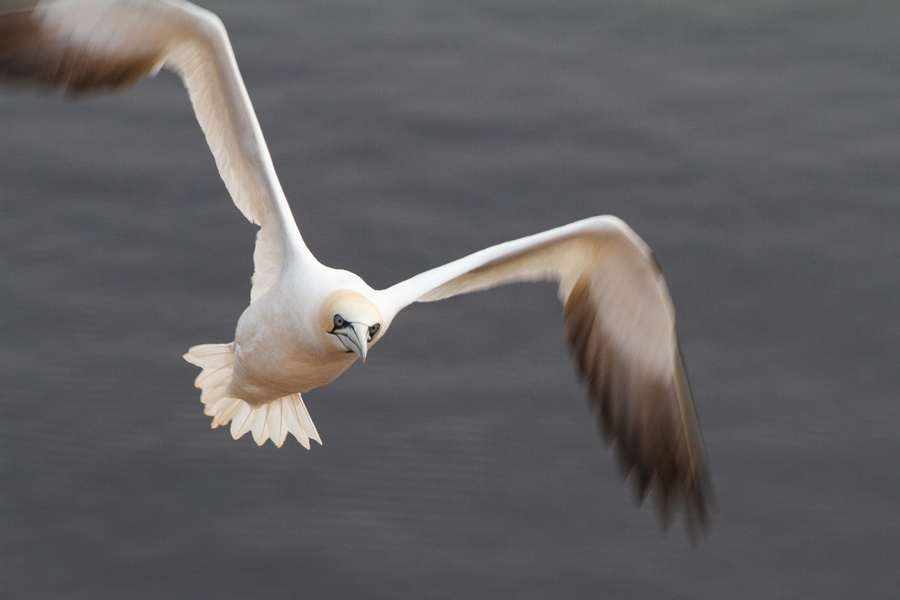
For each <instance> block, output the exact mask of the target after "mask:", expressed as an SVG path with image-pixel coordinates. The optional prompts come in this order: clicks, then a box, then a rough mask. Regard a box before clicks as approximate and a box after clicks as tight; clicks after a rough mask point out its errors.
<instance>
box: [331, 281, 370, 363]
mask: <svg viewBox="0 0 900 600" xmlns="http://www.w3.org/2000/svg"><path fill="white" fill-rule="evenodd" d="M319 324H320V326H321V328H322V329H321V330H322V331H324V332H325V334H327V335H326V337H332V336H333V337H332V339H334V340H336V341H337V342H338V343H339V344H340V346H339V347H343V348H344V349H345V350H346V351H347V352H355V353H356V355H357V356H359V358H360V359H361V360H362V361H363V362H366V353H367V352H368V349H369V344H372V343H374V341H375V339H376V338H377V337H378V336H379V335H380V334H381V330H382V326H383V324H384V319H382V317H381V311H379V310H378V308H377V307H376V306H375V305H374V304H372V302H371V301H370V300H369V299H368V298H366V297H365V296H363V295H362V294H360V293H359V292H354V291H353V290H346V289H344V290H338V291H336V292H332V293H331V294H329V295H328V296H327V297H326V298H325V300H324V302H322V309H321V310H320V311H319ZM339 347H338V348H339Z"/></svg>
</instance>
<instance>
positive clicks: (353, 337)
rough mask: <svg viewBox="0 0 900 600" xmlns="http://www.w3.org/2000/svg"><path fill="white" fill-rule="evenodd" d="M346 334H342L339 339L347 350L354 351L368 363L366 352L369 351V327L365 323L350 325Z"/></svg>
mask: <svg viewBox="0 0 900 600" xmlns="http://www.w3.org/2000/svg"><path fill="white" fill-rule="evenodd" d="M346 331H347V332H346V333H343V332H341V333H340V334H339V335H338V339H339V340H341V343H342V344H344V347H345V348H347V350H352V351H353V352H355V353H356V355H357V356H358V357H359V358H360V360H362V361H363V362H366V352H367V351H368V350H369V342H368V339H369V327H368V326H367V325H366V324H365V323H350V327H348V328H347V330H346Z"/></svg>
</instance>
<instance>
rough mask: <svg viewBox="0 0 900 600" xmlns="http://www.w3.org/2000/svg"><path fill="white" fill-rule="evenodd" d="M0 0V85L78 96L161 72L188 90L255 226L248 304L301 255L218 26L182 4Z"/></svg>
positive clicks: (167, 0)
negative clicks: (10, 82) (16, 83)
mask: <svg viewBox="0 0 900 600" xmlns="http://www.w3.org/2000/svg"><path fill="white" fill-rule="evenodd" d="M22 4H23V2H22V1H21V0H6V1H5V2H4V1H3V0H0V76H2V77H4V78H8V79H14V80H20V81H31V82H35V83H38V84H40V85H43V86H45V87H46V88H48V89H62V90H65V91H66V92H68V93H72V94H79V93H85V92H91V91H111V90H115V89H119V88H123V87H126V86H128V85H131V84H132V83H134V82H135V81H137V80H139V79H141V78H142V77H144V76H146V75H153V74H155V73H156V72H157V71H158V70H159V69H160V68H161V67H166V68H168V69H171V70H172V71H174V72H176V73H178V75H179V76H180V77H181V78H182V80H183V81H184V84H185V87H186V88H187V90H188V95H189V96H190V99H191V103H192V105H193V107H194V112H195V114H196V116H197V120H198V121H199V123H200V126H201V128H202V129H203V132H204V134H205V135H206V140H207V143H208V144H209V147H210V150H211V151H212V154H213V156H214V157H215V160H216V165H217V166H218V169H219V174H220V175H221V176H222V179H223V181H224V182H225V185H226V187H227V188H228V191H229V193H230V194H231V197H232V199H233V200H234V203H235V205H237V207H238V208H239V209H240V210H241V212H242V213H243V214H244V216H245V217H247V219H249V220H250V221H251V222H253V223H256V224H258V225H260V227H261V229H260V232H259V234H258V236H257V246H256V251H255V252H254V255H253V256H254V264H255V275H254V278H253V289H252V291H251V301H255V300H256V299H258V298H259V297H260V296H262V294H264V293H265V291H266V290H267V289H268V288H269V287H270V286H271V285H272V284H273V283H274V281H275V280H276V279H277V278H278V275H279V274H280V273H281V271H282V268H283V264H284V261H285V256H286V254H287V253H290V252H293V251H294V250H300V251H301V252H307V253H308V250H307V249H306V246H305V245H304V244H303V241H302V238H301V237H300V233H299V231H298V230H297V226H296V223H295V222H294V218H293V216H292V214H291V210H290V207H289V206H288V203H287V200H286V199H285V197H284V192H283V191H282V189H281V185H280V183H279V182H278V177H277V175H276V174H275V169H274V166H273V165H272V159H271V157H270V155H269V151H268V149H267V147H266V143H265V140H264V139H263V135H262V131H261V129H260V127H259V123H258V121H257V119H256V114H255V113H254V111H253V106H252V105H251V103H250V98H249V96H248V94H247V90H246V87H245V86H244V82H243V79H242V78H241V74H240V71H239V70H238V66H237V62H236V60H235V58H234V52H233V51H232V48H231V43H230V42H229V40H228V34H227V33H226V31H225V27H224V25H222V22H221V21H220V20H219V18H218V17H217V16H215V15H214V14H213V13H211V12H209V11H206V10H204V9H201V8H199V7H197V6H194V5H193V4H190V3H188V2H182V1H180V0H58V1H55V2H53V1H50V2H46V1H45V2H38V3H34V2H32V3H30V4H31V6H27V7H25V8H22Z"/></svg>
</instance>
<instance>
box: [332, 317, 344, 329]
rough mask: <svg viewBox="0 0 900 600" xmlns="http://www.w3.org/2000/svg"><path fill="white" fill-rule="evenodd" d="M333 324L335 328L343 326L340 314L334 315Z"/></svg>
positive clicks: (342, 318)
mask: <svg viewBox="0 0 900 600" xmlns="http://www.w3.org/2000/svg"><path fill="white" fill-rule="evenodd" d="M334 326H335V327H337V328H341V327H343V326H344V317H342V316H341V315H334Z"/></svg>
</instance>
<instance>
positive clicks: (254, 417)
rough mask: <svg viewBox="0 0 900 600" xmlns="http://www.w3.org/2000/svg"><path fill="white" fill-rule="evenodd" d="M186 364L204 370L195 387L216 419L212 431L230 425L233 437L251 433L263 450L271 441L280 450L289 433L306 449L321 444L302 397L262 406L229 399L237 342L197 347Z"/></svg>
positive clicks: (187, 355)
mask: <svg viewBox="0 0 900 600" xmlns="http://www.w3.org/2000/svg"><path fill="white" fill-rule="evenodd" d="M184 360H186V361H188V362H189V363H191V364H194V365H197V366H198V367H200V368H202V369H203V371H201V372H200V375H198V376H197V379H196V380H195V381H194V385H195V386H197V387H198V388H200V390H202V392H201V394H200V401H201V402H203V404H204V405H205V406H206V407H205V408H204V409H203V413H204V414H207V415H209V416H211V417H212V418H213V420H212V427H213V429H215V428H216V427H218V426H219V425H226V424H227V423H228V422H229V421H230V422H231V437H233V438H234V439H238V438H239V437H241V436H242V435H244V434H245V433H247V432H248V431H249V432H251V433H252V434H253V440H254V441H255V442H256V443H257V444H258V445H260V446H262V445H263V444H264V443H265V442H266V440H267V439H271V440H272V442H273V443H274V444H275V445H276V446H278V447H279V448H281V445H282V444H284V440H285V439H286V438H287V434H288V433H291V434H293V435H294V437H295V438H297V441H299V442H300V443H301V444H303V446H304V447H305V448H307V449H309V440H310V439H313V440H316V441H317V442H319V443H320V444H321V443H322V440H321V439H320V438H319V432H318V431H316V426H315V425H313V422H312V419H310V418H309V412H307V410H306V406H305V405H304V404H303V399H302V398H301V397H300V394H291V395H290V396H284V397H282V398H278V399H277V400H273V401H272V402H269V403H266V404H263V405H260V406H253V405H250V404H248V403H247V402H245V401H243V400H241V399H240V398H233V397H231V396H229V395H228V394H229V392H230V391H231V375H232V373H233V371H234V342H232V343H230V344H203V345H202V346H194V347H193V348H191V349H190V350H188V352H187V354H185V355H184Z"/></svg>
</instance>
